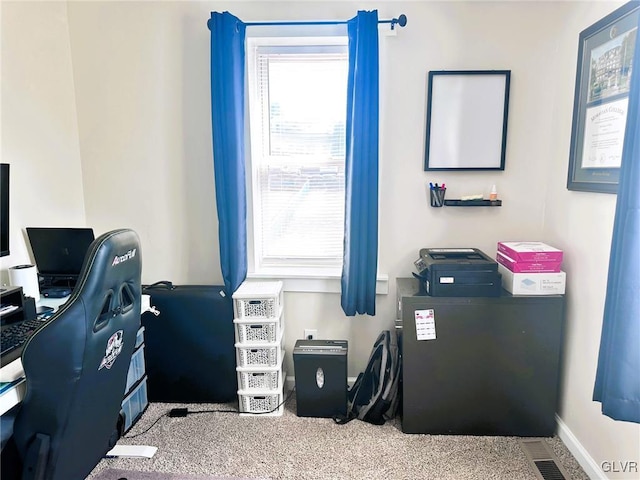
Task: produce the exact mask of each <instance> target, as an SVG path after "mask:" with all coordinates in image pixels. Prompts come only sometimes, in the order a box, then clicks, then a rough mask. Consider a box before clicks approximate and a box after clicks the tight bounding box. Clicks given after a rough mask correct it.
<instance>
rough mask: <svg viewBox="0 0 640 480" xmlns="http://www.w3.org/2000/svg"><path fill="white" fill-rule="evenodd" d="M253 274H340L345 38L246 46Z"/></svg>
mask: <svg viewBox="0 0 640 480" xmlns="http://www.w3.org/2000/svg"><path fill="white" fill-rule="evenodd" d="M248 46H249V48H248V62H249V68H248V72H249V76H248V85H249V118H250V137H251V150H250V151H251V154H250V158H249V159H248V162H247V163H248V165H250V167H251V168H250V170H251V174H250V175H247V176H248V181H249V182H250V185H249V188H248V191H249V192H250V195H251V197H252V198H251V201H250V202H249V204H250V209H249V210H250V211H249V222H248V223H249V239H250V245H251V243H252V244H253V249H252V250H251V247H250V255H249V260H250V265H251V264H252V265H253V268H251V267H250V270H251V271H253V272H258V273H259V272H263V273H264V272H281V273H282V272H287V271H288V272H291V271H292V270H295V271H297V272H301V271H303V272H307V273H309V272H316V273H319V271H325V272H327V271H331V272H337V273H339V272H340V270H341V266H342V253H343V240H344V202H345V191H344V184H345V177H344V175H345V120H346V104H347V98H346V97H347V75H348V67H349V65H348V51H347V39H346V38H339V39H335V38H332V39H328V38H326V37H325V38H321V39H315V40H313V39H309V38H267V39H265V38H253V39H249V44H248Z"/></svg>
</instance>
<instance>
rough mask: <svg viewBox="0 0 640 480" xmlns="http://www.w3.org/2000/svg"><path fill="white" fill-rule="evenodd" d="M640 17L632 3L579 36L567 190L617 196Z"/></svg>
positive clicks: (639, 5)
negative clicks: (631, 67) (632, 64)
mask: <svg viewBox="0 0 640 480" xmlns="http://www.w3.org/2000/svg"><path fill="white" fill-rule="evenodd" d="M639 14H640V3H639V2H637V1H632V2H629V3H626V4H624V5H623V6H621V7H620V8H618V9H616V10H615V11H613V12H612V13H610V14H609V15H607V16H606V17H604V18H602V19H601V20H599V21H597V22H596V23H594V24H593V25H591V26H590V27H588V28H586V29H585V30H583V31H582V32H581V33H580V37H579V43H578V65H577V71H576V86H575V96H574V102H573V119H572V125H571V148H570V151H569V171H568V175H567V189H568V190H577V191H584V192H599V193H617V191H618V181H619V178H620V161H621V157H622V145H623V143H624V132H625V125H626V115H627V108H628V102H629V84H630V80H631V75H632V74H634V73H633V70H632V69H630V68H629V65H630V64H631V62H632V60H633V53H634V47H635V38H636V37H635V36H636V35H637V34H638V15H639ZM637 69H638V67H637V66H636V68H635V69H634V70H637Z"/></svg>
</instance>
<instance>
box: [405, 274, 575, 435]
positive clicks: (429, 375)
mask: <svg viewBox="0 0 640 480" xmlns="http://www.w3.org/2000/svg"><path fill="white" fill-rule="evenodd" d="M418 290H419V289H418V283H417V280H415V279H410V278H406V279H405V278H401V279H397V294H398V302H399V303H398V305H399V310H398V318H399V320H398V325H399V326H401V328H402V336H403V341H402V387H401V388H402V392H401V394H402V431H403V432H405V433H429V434H463V435H514V436H545V437H546V436H552V435H554V433H555V432H556V419H555V413H556V408H557V406H558V388H559V379H560V354H561V345H562V333H563V317H564V297H563V296H562V295H552V296H512V295H511V294H509V293H508V292H506V291H504V290H503V292H502V295H501V296H500V297H497V298H482V297H473V298H470V297H430V296H428V295H425V294H419V293H418ZM428 309H433V311H434V316H435V329H436V339H434V340H417V338H416V322H415V311H416V310H428Z"/></svg>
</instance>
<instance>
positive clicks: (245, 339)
mask: <svg viewBox="0 0 640 480" xmlns="http://www.w3.org/2000/svg"><path fill="white" fill-rule="evenodd" d="M233 323H234V325H235V329H236V341H237V342H239V343H275V342H277V341H278V338H280V333H281V332H282V330H283V327H284V321H283V316H282V314H281V315H280V316H279V317H278V318H273V319H268V320H263V321H261V322H256V321H253V320H239V319H237V318H236V319H234V320H233Z"/></svg>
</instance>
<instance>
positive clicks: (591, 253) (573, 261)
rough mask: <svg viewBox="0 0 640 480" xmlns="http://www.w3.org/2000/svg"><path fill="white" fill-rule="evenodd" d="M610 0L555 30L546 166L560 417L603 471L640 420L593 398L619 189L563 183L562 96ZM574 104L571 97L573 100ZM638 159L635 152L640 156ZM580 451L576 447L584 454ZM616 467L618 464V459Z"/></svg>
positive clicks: (620, 456)
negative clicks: (559, 343)
mask: <svg viewBox="0 0 640 480" xmlns="http://www.w3.org/2000/svg"><path fill="white" fill-rule="evenodd" d="M613 9H614V8H612V6H611V5H609V4H601V3H597V2H591V3H589V4H585V5H583V6H582V8H580V9H576V10H575V11H574V13H573V14H572V15H571V16H569V17H567V18H566V22H565V23H564V28H563V29H561V30H559V31H558V32H557V35H555V40H556V46H557V47H556V55H554V57H553V62H552V63H551V64H550V69H552V70H553V71H554V72H556V82H555V83H556V88H555V92H554V93H553V94H554V97H555V99H554V105H555V108H554V109H553V110H552V111H551V112H550V115H549V120H550V121H551V122H550V126H551V128H552V134H551V137H550V142H549V156H550V158H552V159H554V161H552V162H551V164H550V168H549V170H548V172H547V179H546V182H545V183H546V184H547V185H548V186H549V187H548V191H547V194H546V207H545V222H544V228H543V233H542V236H543V238H546V239H548V240H549V241H550V242H551V243H552V244H554V245H557V246H558V247H559V248H563V249H564V250H565V261H564V264H563V266H564V269H565V270H566V271H567V278H568V279H569V281H568V283H567V295H566V300H567V306H566V308H567V315H566V332H565V338H566V340H565V349H564V371H563V377H562V378H563V382H562V403H561V406H560V412H559V414H560V416H561V418H562V421H563V422H564V423H565V424H566V425H567V427H568V429H569V430H570V431H571V432H572V434H573V435H575V436H576V437H577V438H578V439H579V441H580V443H581V444H582V446H583V447H584V448H585V449H586V451H587V452H589V454H590V455H591V457H592V458H593V460H594V464H593V465H592V467H593V470H595V471H599V468H600V465H601V463H602V462H604V461H608V462H612V461H618V462H619V461H635V462H638V461H639V459H640V426H639V425H638V424H633V423H629V422H617V421H614V420H611V419H610V418H609V417H606V416H604V415H602V414H601V413H600V404H599V403H597V402H593V401H592V400H591V398H592V395H593V385H594V382H595V374H596V365H597V361H598V349H599V347H600V334H601V330H602V316H603V312H604V297H605V295H604V294H605V290H606V285H607V272H608V258H609V250H610V247H611V236H612V230H613V218H614V213H615V205H616V196H615V195H608V194H601V193H600V194H599V193H586V192H574V191H568V190H567V189H566V178H567V152H569V141H570V135H571V121H570V114H571V110H570V109H569V108H567V102H565V101H564V100H563V99H567V98H571V97H572V95H573V91H574V82H575V71H574V70H575V62H573V63H570V64H569V65H568V66H567V65H566V64H565V63H566V62H564V60H563V59H566V58H572V57H574V56H576V46H575V39H576V38H577V37H578V35H579V33H580V31H581V30H583V29H584V28H585V27H586V26H589V25H591V24H593V23H595V22H596V21H598V20H599V19H600V18H602V17H603V16H605V15H606V14H607V13H609V12H611V11H612V10H613ZM569 103H572V102H569ZM636 160H637V159H636ZM579 454H580V452H576V455H579ZM618 469H619V470H621V469H622V468H621V466H620V464H618ZM609 478H633V479H638V478H640V471H637V470H636V472H635V473H627V474H623V473H622V472H621V473H618V474H613V473H612V474H610V475H609Z"/></svg>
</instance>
